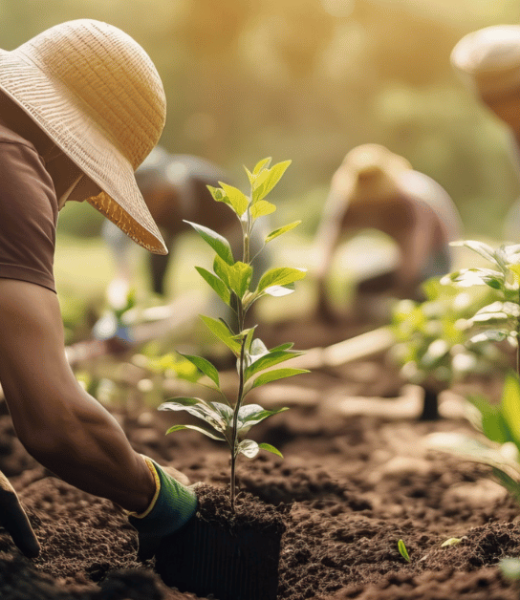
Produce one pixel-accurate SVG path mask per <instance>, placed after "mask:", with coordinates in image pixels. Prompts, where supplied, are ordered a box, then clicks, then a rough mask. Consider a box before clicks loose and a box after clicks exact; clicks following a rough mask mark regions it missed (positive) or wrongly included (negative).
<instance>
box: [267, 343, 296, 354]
mask: <svg viewBox="0 0 520 600" xmlns="http://www.w3.org/2000/svg"><path fill="white" fill-rule="evenodd" d="M293 346H294V343H293V342H287V343H285V344H280V345H279V346H275V347H274V348H271V350H270V352H285V350H290V349H291V348H292V347H293Z"/></svg>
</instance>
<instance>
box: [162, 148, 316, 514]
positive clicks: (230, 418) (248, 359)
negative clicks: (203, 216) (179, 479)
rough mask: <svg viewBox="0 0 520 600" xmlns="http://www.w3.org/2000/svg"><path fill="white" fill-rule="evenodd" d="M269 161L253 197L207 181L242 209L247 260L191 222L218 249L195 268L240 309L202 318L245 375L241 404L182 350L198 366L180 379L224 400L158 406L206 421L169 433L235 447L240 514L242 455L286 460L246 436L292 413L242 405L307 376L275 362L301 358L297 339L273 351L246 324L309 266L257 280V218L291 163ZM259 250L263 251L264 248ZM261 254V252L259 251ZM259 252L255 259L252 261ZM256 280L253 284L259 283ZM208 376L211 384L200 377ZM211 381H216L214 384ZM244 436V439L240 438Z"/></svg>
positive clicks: (258, 169)
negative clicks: (273, 386) (259, 390)
mask: <svg viewBox="0 0 520 600" xmlns="http://www.w3.org/2000/svg"><path fill="white" fill-rule="evenodd" d="M270 162H271V159H270V158H266V159H263V160H261V161H260V162H259V163H257V165H256V166H255V168H254V169H253V171H252V172H251V171H249V170H248V169H246V172H247V174H248V178H249V181H250V184H251V195H250V196H249V197H247V196H246V195H245V194H244V193H243V192H241V191H240V190H239V189H237V188H235V187H233V186H230V185H227V184H225V183H222V184H221V185H222V187H220V188H213V187H212V186H208V190H209V191H210V193H211V195H212V196H213V199H214V200H215V201H216V202H222V203H224V204H227V205H228V206H229V207H230V208H231V209H232V210H233V211H234V212H235V214H236V216H237V217H238V219H239V221H240V225H241V229H242V260H240V261H236V260H235V257H234V256H233V251H232V248H231V245H230V243H229V241H228V240H227V239H226V238H225V237H223V236H221V235H220V234H219V233H217V232H216V231H213V230H212V229H209V228H208V227H205V226H202V225H199V224H197V223H191V222H189V221H187V223H189V224H190V225H191V226H192V227H193V228H194V229H195V230H196V231H197V233H199V235H200V236H201V237H202V239H203V240H204V241H205V242H206V243H207V244H208V245H209V246H211V248H212V249H213V250H214V252H215V258H214V262H213V272H210V271H208V270H207V269H204V268H202V267H196V269H197V271H198V272H199V274H200V275H201V276H202V278H203V279H204V280H205V281H206V283H208V284H209V286H210V287H211V288H212V289H213V291H214V292H216V294H217V295H218V297H219V298H220V299H221V300H222V301H223V302H224V303H225V304H226V305H227V306H228V307H229V308H230V309H231V310H232V311H233V313H234V316H236V319H235V318H234V316H233V325H232V326H230V325H228V324H227V323H226V322H225V321H224V320H223V319H214V318H213V317H208V316H205V315H201V318H202V320H203V321H204V323H205V324H206V326H207V327H208V329H209V330H210V331H211V332H212V333H213V334H214V335H215V336H216V337H217V338H218V339H219V340H220V341H221V342H223V343H224V344H225V345H226V346H227V347H228V348H229V349H230V350H231V351H232V352H233V356H234V357H236V361H237V371H238V376H239V383H238V390H237V395H236V401H235V403H233V402H232V400H231V399H229V400H228V397H227V395H226V394H225V393H224V392H223V390H222V388H221V383H220V377H219V373H218V371H217V368H216V367H215V366H214V365H213V364H212V363H211V362H210V361H209V360H208V359H206V358H204V357H202V356H192V355H188V354H182V355H181V356H183V357H184V358H185V359H186V360H187V361H188V362H189V363H191V364H192V365H193V366H195V368H196V372H195V373H193V371H192V370H190V372H188V371H185V372H184V374H183V371H182V369H179V370H178V371H177V374H178V376H179V377H181V378H184V379H187V380H188V381H190V382H192V383H199V384H200V385H203V386H204V387H209V388H210V389H212V390H213V391H215V392H218V393H219V394H220V395H221V397H222V400H223V402H217V401H212V402H209V401H207V400H205V399H203V398H198V397H195V396H192V397H184V396H177V397H175V398H172V399H171V401H169V402H165V403H163V404H161V405H160V406H159V409H160V410H173V411H179V410H183V411H186V412H188V413H190V414H191V415H193V416H195V417H197V418H198V419H200V420H201V421H202V422H203V424H202V425H192V424H189V425H173V426H172V427H170V428H169V429H168V433H173V432H174V431H179V430H181V429H194V430H195V431H198V432H199V433H202V434H204V435H206V436H208V437H209V438H211V439H213V440H217V441H221V442H226V443H227V444H228V446H229V449H230V451H231V481H230V506H231V511H232V512H235V495H236V460H237V458H238V456H239V455H240V454H243V455H244V456H246V457H247V458H254V457H255V456H256V455H257V453H258V452H259V451H260V450H264V451H267V452H271V453H273V454H275V455H277V456H279V457H280V458H283V456H282V453H281V452H280V451H279V450H278V449H277V448H275V447H274V446H272V445H271V444H267V443H263V442H262V443H258V442H256V441H254V440H252V439H243V436H244V435H245V434H246V433H247V432H248V431H249V429H250V428H251V427H252V426H253V425H256V424H258V423H260V422H262V421H264V420H265V419H267V418H268V417H270V416H272V415H275V414H278V413H280V412H283V411H285V410H288V409H287V408H286V407H282V408H276V409H270V410H267V409H264V408H263V407H262V406H260V405H259V404H255V403H251V404H248V405H247V406H242V405H243V404H244V402H245V397H246V395H247V394H248V393H249V392H250V391H251V390H252V389H253V388H256V387H259V386H262V385H265V384H266V383H270V382H271V381H275V380H277V379H284V378H286V377H293V376H294V375H300V374H303V373H308V371H307V370H306V369H294V368H287V367H284V368H278V369H274V370H273V369H271V367H274V366H275V365H279V364H280V363H283V362H285V361H286V360H289V359H291V358H296V357H297V356H300V355H301V352H298V351H295V350H292V346H293V344H291V343H288V344H280V345H278V346H276V347H275V348H271V349H269V348H267V346H266V345H265V344H264V343H263V342H262V340H260V339H257V338H255V339H254V329H255V328H254V327H253V328H251V329H247V330H246V329H245V322H246V313H247V311H248V309H249V308H250V307H251V305H252V304H253V302H255V301H256V300H257V299H258V298H260V297H261V296H264V295H272V296H281V295H283V296H285V295H287V294H290V293H292V291H293V288H294V283H295V282H296V281H299V280H301V279H303V278H304V277H305V269H297V268H293V267H277V268H272V269H268V270H267V271H266V272H265V273H263V274H261V277H260V278H259V280H258V282H257V283H254V281H255V280H254V279H253V267H252V266H251V262H252V259H251V234H252V231H253V228H254V224H255V221H256V220H257V219H258V218H259V217H263V216H266V215H269V214H270V213H272V212H273V211H274V210H275V206H274V204H272V203H271V202H269V201H267V200H265V197H266V196H267V194H268V193H269V192H270V191H271V190H272V189H273V188H274V186H275V185H276V184H277V183H278V181H279V180H280V178H281V177H282V175H283V174H284V172H285V170H286V169H287V167H288V166H289V164H290V161H285V162H282V163H278V164H276V165H274V166H272V167H269V165H270ZM299 223H300V221H295V222H293V223H289V224H287V225H284V226H283V227H279V228H277V229H274V230H273V231H271V232H270V233H269V234H268V235H267V236H265V237H264V239H263V242H262V243H261V244H260V245H261V248H260V250H261V249H262V248H263V247H264V246H265V244H266V243H268V242H270V241H271V240H273V239H275V238H277V237H279V236H280V235H282V234H283V233H286V232H288V231H290V230H292V229H294V227H296V226H297V225H298V224H299ZM258 252H260V251H258ZM258 252H257V254H258ZM254 258H256V255H255V257H253V260H254ZM252 280H253V282H252ZM204 376H205V377H206V378H207V379H206V382H204V380H203V381H200V382H199V379H200V378H201V377H204ZM208 380H209V383H208ZM239 438H240V439H239Z"/></svg>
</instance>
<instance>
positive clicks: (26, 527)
mask: <svg viewBox="0 0 520 600" xmlns="http://www.w3.org/2000/svg"><path fill="white" fill-rule="evenodd" d="M0 525H1V526H2V527H5V529H6V530H7V531H8V532H9V533H10V534H11V537H12V538H13V541H14V543H15V544H16V545H17V546H18V548H19V549H20V550H21V551H22V552H23V553H24V554H25V556H27V557H28V558H36V557H37V556H38V554H40V544H39V543H38V540H37V539H36V535H35V534H34V531H33V529H32V527H31V524H30V523H29V519H28V518H27V515H26V514H25V511H24V509H23V508H22V505H21V504H20V501H19V500H18V496H17V495H16V492H15V491H14V488H13V486H12V485H11V484H10V483H9V480H8V479H7V477H6V476H5V475H4V474H3V473H2V471H0Z"/></svg>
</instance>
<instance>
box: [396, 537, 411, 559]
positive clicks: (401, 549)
mask: <svg viewBox="0 0 520 600" xmlns="http://www.w3.org/2000/svg"><path fill="white" fill-rule="evenodd" d="M397 549H398V550H399V554H400V555H401V556H402V557H403V558H404V559H405V561H406V562H411V560H412V559H411V558H410V555H409V554H408V550H407V549H406V545H405V543H404V542H403V540H399V541H398V542H397Z"/></svg>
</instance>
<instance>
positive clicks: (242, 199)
mask: <svg viewBox="0 0 520 600" xmlns="http://www.w3.org/2000/svg"><path fill="white" fill-rule="evenodd" d="M218 183H219V185H220V186H221V187H222V189H223V190H224V192H225V193H226V195H227V197H228V198H229V203H230V205H231V207H232V208H233V210H234V211H235V212H236V214H237V215H238V216H239V217H241V216H242V215H243V214H244V213H245V212H246V210H247V207H248V206H249V198H248V197H247V196H246V195H245V194H244V192H241V191H240V190H239V189H238V188H236V187H234V186H232V185H229V184H227V183H223V182H222V181H219V182H218Z"/></svg>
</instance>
